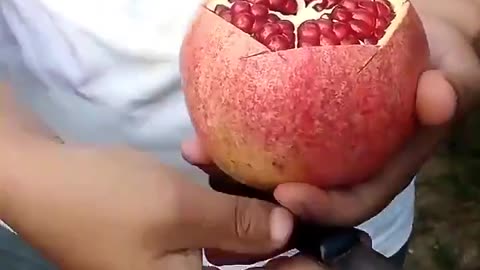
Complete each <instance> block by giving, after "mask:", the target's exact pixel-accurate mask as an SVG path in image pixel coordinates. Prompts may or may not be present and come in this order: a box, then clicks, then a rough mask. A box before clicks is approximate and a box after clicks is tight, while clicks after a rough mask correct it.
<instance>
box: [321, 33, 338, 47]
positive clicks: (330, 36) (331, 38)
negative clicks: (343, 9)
mask: <svg viewBox="0 0 480 270" xmlns="http://www.w3.org/2000/svg"><path fill="white" fill-rule="evenodd" d="M320 45H321V46H324V45H327V46H328V45H340V40H338V38H337V37H336V36H335V34H334V33H322V35H321V36H320Z"/></svg>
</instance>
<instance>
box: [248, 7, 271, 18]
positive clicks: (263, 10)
mask: <svg viewBox="0 0 480 270" xmlns="http://www.w3.org/2000/svg"><path fill="white" fill-rule="evenodd" d="M250 9H251V13H252V15H253V16H255V17H266V16H267V15H268V7H267V6H265V5H262V4H253V5H252V7H251V8H250Z"/></svg>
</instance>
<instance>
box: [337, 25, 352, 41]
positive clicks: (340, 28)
mask: <svg viewBox="0 0 480 270" xmlns="http://www.w3.org/2000/svg"><path fill="white" fill-rule="evenodd" d="M333 33H334V34H335V36H336V37H337V38H338V39H340V40H342V39H344V38H345V37H346V36H348V35H351V34H352V29H351V28H350V26H349V25H348V24H346V23H342V22H337V23H334V24H333Z"/></svg>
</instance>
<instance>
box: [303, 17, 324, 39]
mask: <svg viewBox="0 0 480 270" xmlns="http://www.w3.org/2000/svg"><path fill="white" fill-rule="evenodd" d="M319 36H320V29H319V27H318V25H317V24H316V23H313V22H310V21H309V22H304V23H302V24H301V25H300V27H298V40H308V41H311V40H318V37H319Z"/></svg>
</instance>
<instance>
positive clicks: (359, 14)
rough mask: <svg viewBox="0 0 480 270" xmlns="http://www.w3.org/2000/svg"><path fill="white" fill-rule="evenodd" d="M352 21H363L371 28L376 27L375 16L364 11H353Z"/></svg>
mask: <svg viewBox="0 0 480 270" xmlns="http://www.w3.org/2000/svg"><path fill="white" fill-rule="evenodd" d="M352 19H355V20H360V21H363V22H365V23H367V24H368V25H370V26H371V27H374V26H375V16H373V15H372V14H370V13H369V12H368V11H366V10H363V9H356V10H354V11H352Z"/></svg>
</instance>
